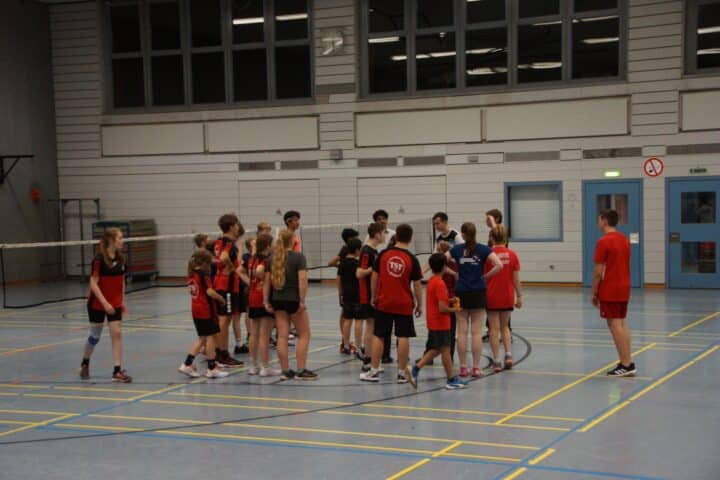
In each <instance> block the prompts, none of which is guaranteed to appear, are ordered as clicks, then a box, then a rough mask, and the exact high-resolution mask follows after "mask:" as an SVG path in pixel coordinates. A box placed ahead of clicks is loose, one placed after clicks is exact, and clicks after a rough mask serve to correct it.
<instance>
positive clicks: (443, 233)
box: [432, 212, 463, 248]
mask: <svg viewBox="0 0 720 480" xmlns="http://www.w3.org/2000/svg"><path fill="white" fill-rule="evenodd" d="M432 222H433V227H434V228H435V245H437V244H438V243H440V242H448V243H449V244H450V248H452V247H454V246H455V245H457V244H459V243H462V242H463V240H462V236H460V232H458V231H457V230H455V229H454V228H450V225H448V215H447V213H445V212H438V213H436V214H435V215H433V218H432Z"/></svg>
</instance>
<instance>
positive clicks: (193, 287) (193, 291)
mask: <svg viewBox="0 0 720 480" xmlns="http://www.w3.org/2000/svg"><path fill="white" fill-rule="evenodd" d="M189 287H190V296H191V297H192V298H197V296H198V293H200V289H199V288H198V286H197V284H196V283H191V284H190V285H189Z"/></svg>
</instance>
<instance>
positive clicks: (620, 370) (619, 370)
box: [607, 363, 637, 377]
mask: <svg viewBox="0 0 720 480" xmlns="http://www.w3.org/2000/svg"><path fill="white" fill-rule="evenodd" d="M636 372H637V368H635V364H634V363H631V364H630V366H629V367H625V366H623V364H622V363H618V364H617V367H615V368H613V369H612V370H610V371H609V372H607V376H608V377H634V376H635V373H636Z"/></svg>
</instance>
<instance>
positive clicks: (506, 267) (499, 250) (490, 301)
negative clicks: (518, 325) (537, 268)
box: [485, 224, 522, 373]
mask: <svg viewBox="0 0 720 480" xmlns="http://www.w3.org/2000/svg"><path fill="white" fill-rule="evenodd" d="M490 243H491V245H494V247H493V253H494V254H495V255H497V257H498V258H499V259H500V262H501V263H502V264H503V269H502V270H500V273H498V274H497V275H495V276H494V277H492V278H490V279H488V281H487V313H488V325H489V326H490V334H489V337H490V347H491V349H492V352H493V371H494V372H495V373H498V372H500V371H502V369H503V365H502V364H501V363H500V335H502V342H503V347H504V348H505V368H506V369H508V370H509V369H511V368H512V366H513V359H512V350H511V337H510V335H511V333H510V312H512V311H513V309H514V307H517V308H521V307H522V290H521V289H520V260H518V257H517V255H516V254H515V252H513V251H512V250H510V249H509V248H507V247H506V245H507V230H506V229H505V226H503V225H499V224H498V225H495V227H493V229H492V230H491V231H490ZM491 268H492V265H490V264H486V265H485V271H489V270H490V269H491Z"/></svg>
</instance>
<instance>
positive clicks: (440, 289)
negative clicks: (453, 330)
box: [426, 275, 450, 330]
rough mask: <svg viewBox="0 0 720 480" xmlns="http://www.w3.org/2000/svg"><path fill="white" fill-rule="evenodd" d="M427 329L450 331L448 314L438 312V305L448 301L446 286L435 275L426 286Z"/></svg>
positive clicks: (440, 278)
mask: <svg viewBox="0 0 720 480" xmlns="http://www.w3.org/2000/svg"><path fill="white" fill-rule="evenodd" d="M426 296H427V301H426V305H427V314H426V315H427V328H428V330H450V314H449V313H441V312H440V303H439V302H445V304H447V303H448V302H449V301H450V295H449V294H448V289H447V286H446V285H445V282H444V281H443V279H442V277H437V276H435V275H433V276H432V278H431V279H430V280H429V281H428V284H427V292H426Z"/></svg>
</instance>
